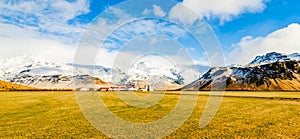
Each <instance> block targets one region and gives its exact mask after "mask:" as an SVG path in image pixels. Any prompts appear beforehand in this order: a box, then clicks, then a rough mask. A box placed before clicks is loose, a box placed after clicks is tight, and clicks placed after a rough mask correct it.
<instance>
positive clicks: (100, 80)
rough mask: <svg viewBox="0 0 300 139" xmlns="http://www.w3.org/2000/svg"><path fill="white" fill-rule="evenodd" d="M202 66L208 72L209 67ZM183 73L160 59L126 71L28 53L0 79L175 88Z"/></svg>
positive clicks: (55, 85) (54, 85)
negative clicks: (29, 54)
mask: <svg viewBox="0 0 300 139" xmlns="http://www.w3.org/2000/svg"><path fill="white" fill-rule="evenodd" d="M200 69H201V70H203V71H202V73H204V72H206V69H207V70H208V69H209V67H205V66H203V67H201V68H200ZM204 70H205V71H204ZM195 73H198V72H196V71H195ZM200 73H201V72H200ZM181 74H182V72H181V71H179V69H178V68H176V67H174V66H172V65H164V64H160V63H159V62H149V61H148V62H138V63H136V64H134V65H133V66H132V69H130V71H122V70H121V69H118V68H107V67H103V66H98V65H80V64H74V63H54V62H49V61H46V60H43V59H42V58H39V57H35V56H26V55H23V56H18V57H14V58H11V59H7V60H6V61H5V62H4V63H3V64H2V66H1V67H0V80H3V81H7V82H11V83H15V84H21V85H25V86H30V87H35V88H43V89H61V88H62V89H76V88H82V87H85V88H99V87H107V86H120V85H125V84H127V85H132V84H133V85H135V84H137V83H138V82H139V83H140V84H144V85H145V84H149V83H150V84H154V85H155V87H156V88H161V89H164V88H165V87H167V88H169V89H174V88H179V87H181V86H182V85H183V84H184V78H183V76H182V75H181ZM188 75H189V74H188ZM190 75H195V76H196V77H197V76H198V75H197V74H190Z"/></svg>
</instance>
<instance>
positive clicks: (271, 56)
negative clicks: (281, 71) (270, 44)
mask: <svg viewBox="0 0 300 139" xmlns="http://www.w3.org/2000/svg"><path fill="white" fill-rule="evenodd" d="M288 60H300V54H299V53H293V54H290V55H285V54H281V53H277V52H271V53H267V54H266V55H263V56H257V57H256V58H255V59H254V60H253V61H251V62H250V64H262V63H273V62H276V61H288Z"/></svg>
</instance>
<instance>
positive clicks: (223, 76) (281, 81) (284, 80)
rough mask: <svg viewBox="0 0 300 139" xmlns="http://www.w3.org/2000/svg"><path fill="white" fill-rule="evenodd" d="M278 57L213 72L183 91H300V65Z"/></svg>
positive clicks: (264, 57) (271, 55)
mask: <svg viewBox="0 0 300 139" xmlns="http://www.w3.org/2000/svg"><path fill="white" fill-rule="evenodd" d="M275 55H276V57H275V58H274V57H273V56H274V53H273V54H267V55H265V56H263V57H257V58H256V59H255V60H254V61H255V62H253V61H252V62H251V63H250V64H249V65H245V66H232V67H216V68H212V69H210V70H209V71H208V72H207V73H206V74H204V75H203V76H202V77H201V78H199V79H198V80H196V81H195V82H193V83H191V84H189V85H187V86H184V87H183V88H182V89H185V90H211V89H215V90H224V89H225V90H261V91H264V90H269V91H282V90H283V91H300V64H299V63H300V61H299V60H291V59H290V58H288V56H284V55H282V54H280V55H277V54H275ZM293 55H294V56H295V55H296V56H297V54H293ZM266 56H270V57H266ZM278 56H280V57H281V58H279V57H278ZM298 56H299V55H298ZM294 58H295V59H296V58H297V57H294ZM262 59H264V60H262ZM274 59H275V60H276V61H275V62H273V61H274ZM258 61H259V62H258ZM212 86H213V87H212Z"/></svg>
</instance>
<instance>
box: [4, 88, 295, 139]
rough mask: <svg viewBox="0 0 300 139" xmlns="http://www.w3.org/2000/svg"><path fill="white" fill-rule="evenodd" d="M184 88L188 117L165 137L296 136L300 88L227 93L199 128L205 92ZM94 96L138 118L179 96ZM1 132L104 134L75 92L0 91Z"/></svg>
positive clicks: (149, 116)
mask: <svg viewBox="0 0 300 139" xmlns="http://www.w3.org/2000/svg"><path fill="white" fill-rule="evenodd" d="M184 93H185V94H186V95H190V97H191V98H195V99H198V103H197V106H196V108H195V110H194V112H193V114H192V115H191V117H190V118H189V119H188V120H187V121H186V122H185V123H184V124H183V125H182V126H181V127H180V128H178V129H177V130H175V131H174V132H173V133H172V134H171V135H169V136H167V137H166V138H298V137H299V136H300V124H299V123H300V110H299V108H300V100H299V98H300V93H299V92H268V93H264V92H254V93H253V92H226V93H225V96H226V97H224V98H223V101H222V104H221V106H220V108H219V111H218V113H217V114H216V116H215V117H214V119H213V120H212V121H211V122H210V123H209V125H208V126H207V127H205V128H202V129H199V128H198V127H199V121H200V117H201V114H202V113H203V110H204V108H205V106H206V103H207V99H208V96H207V94H209V93H208V92H200V95H198V92H184ZM99 95H100V98H102V99H103V100H104V102H105V104H106V105H107V107H108V108H109V109H110V110H111V112H113V113H114V114H116V115H117V116H119V117H120V118H123V119H125V120H128V121H132V122H140V123H141V122H142V123H143V122H151V121H155V120H158V119H160V118H162V117H163V116H165V115H167V114H168V113H169V112H170V111H171V110H172V109H173V107H174V106H175V104H176V103H177V101H178V92H168V93H167V94H166V95H165V96H164V98H163V99H162V100H161V101H160V102H159V103H158V104H156V105H154V106H153V107H150V108H146V109H142V108H134V107H132V106H128V105H127V104H126V103H124V102H122V101H121V100H120V99H119V98H118V96H117V95H116V93H114V92H100V93H99ZM144 95H147V94H143V95H142V96H144ZM244 96H245V98H243V97H244ZM253 96H255V97H253ZM274 96H276V97H274ZM259 97H261V98H259ZM271 98H272V99H271ZM274 98H275V99H274ZM277 98H278V99H277ZM280 98H289V99H280ZM0 133H1V134H0V138H107V136H105V135H103V134H101V132H99V131H97V130H96V129H95V128H93V126H92V125H91V124H90V123H89V122H88V121H87V119H86V118H85V117H84V115H83V114H82V113H81V111H80V108H79V106H78V105H77V102H76V98H75V93H74V92H0ZM141 138H143V137H141Z"/></svg>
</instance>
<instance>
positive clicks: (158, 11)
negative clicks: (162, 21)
mask: <svg viewBox="0 0 300 139" xmlns="http://www.w3.org/2000/svg"><path fill="white" fill-rule="evenodd" d="M153 12H154V15H156V16H158V17H164V16H166V13H165V12H164V11H163V10H162V9H161V8H160V6H157V5H153Z"/></svg>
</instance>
